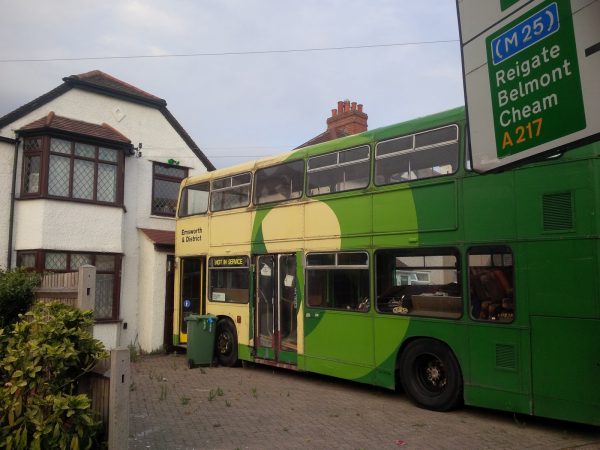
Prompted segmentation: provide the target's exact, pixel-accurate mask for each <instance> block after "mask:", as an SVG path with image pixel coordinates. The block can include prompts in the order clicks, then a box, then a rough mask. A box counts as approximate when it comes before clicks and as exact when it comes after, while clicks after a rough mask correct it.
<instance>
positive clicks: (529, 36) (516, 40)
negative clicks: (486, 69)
mask: <svg viewBox="0 0 600 450" xmlns="http://www.w3.org/2000/svg"><path fill="white" fill-rule="evenodd" d="M559 28H560V22H559V20H558V8H557V6H556V3H551V4H550V5H548V6H547V7H545V8H544V9H542V10H540V11H538V12H537V13H535V14H533V15H531V16H529V17H527V18H526V19H525V20H523V21H522V22H520V23H518V24H517V25H515V26H514V27H512V28H511V29H509V30H507V31H506V32H504V33H502V34H501V35H500V36H498V37H496V38H495V39H494V40H493V41H492V42H491V53H492V61H493V63H494V65H496V64H500V63H501V62H503V61H506V60H507V59H509V58H511V57H513V56H515V55H516V54H517V53H520V52H522V51H523V50H525V49H526V48H528V47H530V46H532V45H534V44H536V43H538V42H540V41H541V40H543V39H545V38H547V37H548V36H550V35H552V34H554V33H556V32H557V31H558V29H559Z"/></svg>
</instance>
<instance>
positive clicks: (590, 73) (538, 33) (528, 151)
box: [457, 0, 600, 172]
mask: <svg viewBox="0 0 600 450" xmlns="http://www.w3.org/2000/svg"><path fill="white" fill-rule="evenodd" d="M457 5H458V11H459V19H460V25H461V42H462V50H463V70H464V77H465V91H466V92H465V93H466V102H467V111H468V119H469V132H470V143H471V150H472V157H473V167H474V168H475V170H478V171H482V172H486V171H489V170H495V169H499V168H501V167H504V166H506V165H511V164H515V163H517V162H519V161H524V160H528V159H531V158H533V157H536V156H538V155H541V154H546V153H550V152H556V151H557V149H567V148H570V147H573V146H576V145H578V144H581V143H584V142H586V141H591V140H594V139H598V138H600V48H599V47H600V1H599V0H530V1H526V0H485V1H482V0H457Z"/></svg>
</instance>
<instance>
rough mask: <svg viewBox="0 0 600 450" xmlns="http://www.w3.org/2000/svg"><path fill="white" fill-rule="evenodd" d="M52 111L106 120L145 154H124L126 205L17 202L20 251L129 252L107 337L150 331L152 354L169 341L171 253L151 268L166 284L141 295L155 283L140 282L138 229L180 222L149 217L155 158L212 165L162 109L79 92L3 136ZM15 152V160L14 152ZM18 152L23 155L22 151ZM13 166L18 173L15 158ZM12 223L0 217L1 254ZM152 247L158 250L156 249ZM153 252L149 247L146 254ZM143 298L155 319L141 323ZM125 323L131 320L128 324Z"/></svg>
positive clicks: (129, 339)
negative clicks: (165, 329)
mask: <svg viewBox="0 0 600 450" xmlns="http://www.w3.org/2000/svg"><path fill="white" fill-rule="evenodd" d="M50 111H54V112H55V114H56V115H59V116H63V117H68V118H71V119H76V120H82V121H85V122H89V123H94V124H98V125H100V124H102V123H107V124H108V125H110V126H111V127H113V128H115V129H116V130H118V131H119V132H120V133H122V134H123V135H125V136H126V137H127V138H128V139H130V140H131V141H132V143H133V144H134V145H135V146H137V145H138V143H140V142H141V143H142V144H143V147H142V157H141V158H135V157H127V158H126V159H125V180H124V210H123V209H120V208H114V207H103V206H99V205H87V204H81V203H75V202H61V201H51V200H27V201H17V202H16V204H17V207H16V212H17V215H18V217H16V221H15V225H16V226H15V228H16V229H15V239H14V242H15V246H14V247H15V248H14V250H15V251H16V250H27V249H34V248H35V249H37V248H45V249H56V250H74V251H77V250H82V251H83V250H85V251H94V252H122V253H123V255H124V256H123V261H122V273H121V307H120V318H121V319H122V322H123V323H122V324H120V325H119V328H118V329H117V328H116V325H112V326H110V325H106V326H104V325H103V328H102V329H103V330H104V331H102V333H107V337H106V339H107V342H109V341H110V340H111V339H116V340H118V341H119V342H118V344H119V345H130V344H134V345H135V344H137V343H138V342H139V340H140V336H141V334H143V335H144V336H145V337H144V347H143V349H144V350H147V351H151V350H153V349H154V348H156V347H158V346H160V345H162V339H163V327H164V323H160V324H159V322H160V321H161V320H162V321H163V322H164V295H165V294H164V282H165V270H166V268H165V264H166V256H165V255H164V254H157V255H155V260H156V262H157V264H156V266H157V267H153V268H152V270H151V272H152V273H153V275H148V276H149V277H152V276H154V277H155V279H154V280H152V284H153V285H154V286H155V287H157V286H162V288H161V289H156V290H154V291H153V292H152V295H151V296H149V297H145V296H144V295H141V291H140V286H144V287H145V286H147V285H148V283H142V282H141V280H140V279H139V277H140V274H141V271H140V261H141V259H140V246H141V245H142V244H141V243H140V237H139V232H138V228H153V229H160V230H173V231H174V230H175V221H174V220H173V219H170V218H162V217H154V216H151V214H150V207H151V200H152V161H156V162H162V163H166V162H167V161H168V160H169V159H174V160H176V161H179V163H180V166H183V167H189V168H190V170H189V175H196V174H199V173H202V172H205V171H206V168H205V167H204V166H203V164H202V162H201V161H200V160H199V159H198V158H197V156H196V155H195V154H194V153H193V152H192V151H191V150H190V149H189V147H188V146H187V144H186V143H185V141H184V140H183V139H182V138H181V136H179V134H178V133H177V132H176V131H175V130H174V129H173V127H172V126H171V125H170V124H169V123H168V122H167V120H166V119H165V117H164V116H163V115H162V113H161V112H160V111H159V110H158V109H156V108H152V107H150V106H144V105H138V104H135V103H130V102H128V101H126V100H121V99H117V98H114V97H109V96H104V95H101V94H96V93H91V92H86V91H83V90H79V89H71V90H69V91H67V92H66V93H65V94H63V95H62V96H60V97H59V98H56V99H54V100H52V101H51V102H49V103H47V104H45V105H43V106H41V107H40V108H39V109H37V110H36V111H34V112H32V113H29V114H27V115H26V116H24V117H22V118H20V119H19V120H17V121H15V122H14V123H12V124H11V125H10V126H7V127H5V128H3V129H1V130H0V136H4V137H8V138H13V139H14V138H15V130H18V129H19V128H21V127H22V126H24V125H26V124H29V123H31V122H33V121H35V120H37V119H40V118H42V117H45V116H46V115H47V114H48V113H49V112H50ZM5 147H6V146H5V145H3V146H1V147H0V149H2V150H0V164H1V165H2V166H3V167H4V166H5V159H6V158H8V157H7V156H6V155H5V153H7V151H6V149H5ZM21 153H22V151H21ZM10 155H11V158H12V153H10ZM19 157H20V158H21V157H22V156H21V154H20V155H19ZM19 161H20V160H19ZM20 169H21V163H20V162H19V163H18V179H17V181H18V182H17V191H18V187H19V185H20V179H21V177H20ZM9 170H10V171H12V159H11V162H10V169H9ZM4 183H5V181H4V180H3V179H2V178H0V187H3V184H4ZM9 193H10V189H9ZM6 195H7V194H5V192H4V190H3V189H2V190H0V207H2V209H1V210H0V211H7V212H8V209H4V207H3V206H4V203H3V202H5V201H6V200H5V196H6ZM6 220H7V219H5V220H4V221H3V215H2V214H0V245H1V248H0V258H2V255H3V253H2V252H4V253H5V252H6V248H7V247H8V245H7V242H5V241H6V239H7V237H6V236H7V232H8V231H7V230H6V225H5V224H4V222H5V221H6ZM144 239H145V238H144ZM152 252H154V249H153V248H152ZM154 253H156V252H154ZM149 254H150V253H149V252H146V253H145V254H144V258H146V257H148V255H149ZM4 261H6V256H4V257H3V258H2V259H0V265H2V264H3V263H4ZM161 265H162V268H161ZM161 296H162V298H161ZM141 302H144V314H146V309H148V310H149V311H150V312H151V316H152V317H151V318H150V319H148V320H146V318H144V320H143V321H140V320H139V314H140V311H141V310H140V303H141ZM148 303H149V304H148ZM146 306H148V307H149V308H146ZM125 324H127V328H126V329H125V327H124V325H125ZM138 324H139V327H138ZM140 333H141V334H140ZM157 343H158V344H157ZM146 346H148V347H147V348H146Z"/></svg>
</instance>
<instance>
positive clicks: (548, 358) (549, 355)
mask: <svg viewBox="0 0 600 450" xmlns="http://www.w3.org/2000/svg"><path fill="white" fill-rule="evenodd" d="M531 326H532V362H533V394H534V404H533V409H534V413H535V414H536V415H540V416H547V417H555V418H559V419H566V420H572V421H577V422H584V423H589V424H593V425H600V389H598V380H600V320H594V319H576V318H558V317H533V318H532V320H531ZM574 343H577V344H576V345H574Z"/></svg>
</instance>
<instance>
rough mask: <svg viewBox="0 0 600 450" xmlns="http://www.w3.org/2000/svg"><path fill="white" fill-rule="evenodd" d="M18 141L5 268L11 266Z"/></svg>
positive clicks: (17, 144) (17, 152)
mask: <svg viewBox="0 0 600 450" xmlns="http://www.w3.org/2000/svg"><path fill="white" fill-rule="evenodd" d="M19 143H20V141H19V140H18V139H16V140H15V157H14V159H13V172H12V186H11V190H10V213H9V223H8V256H7V258H6V259H7V261H6V268H7V269H9V270H10V269H11V268H12V264H11V263H12V247H13V231H14V216H15V186H16V184H17V160H18V159H19V158H18V156H19Z"/></svg>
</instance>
